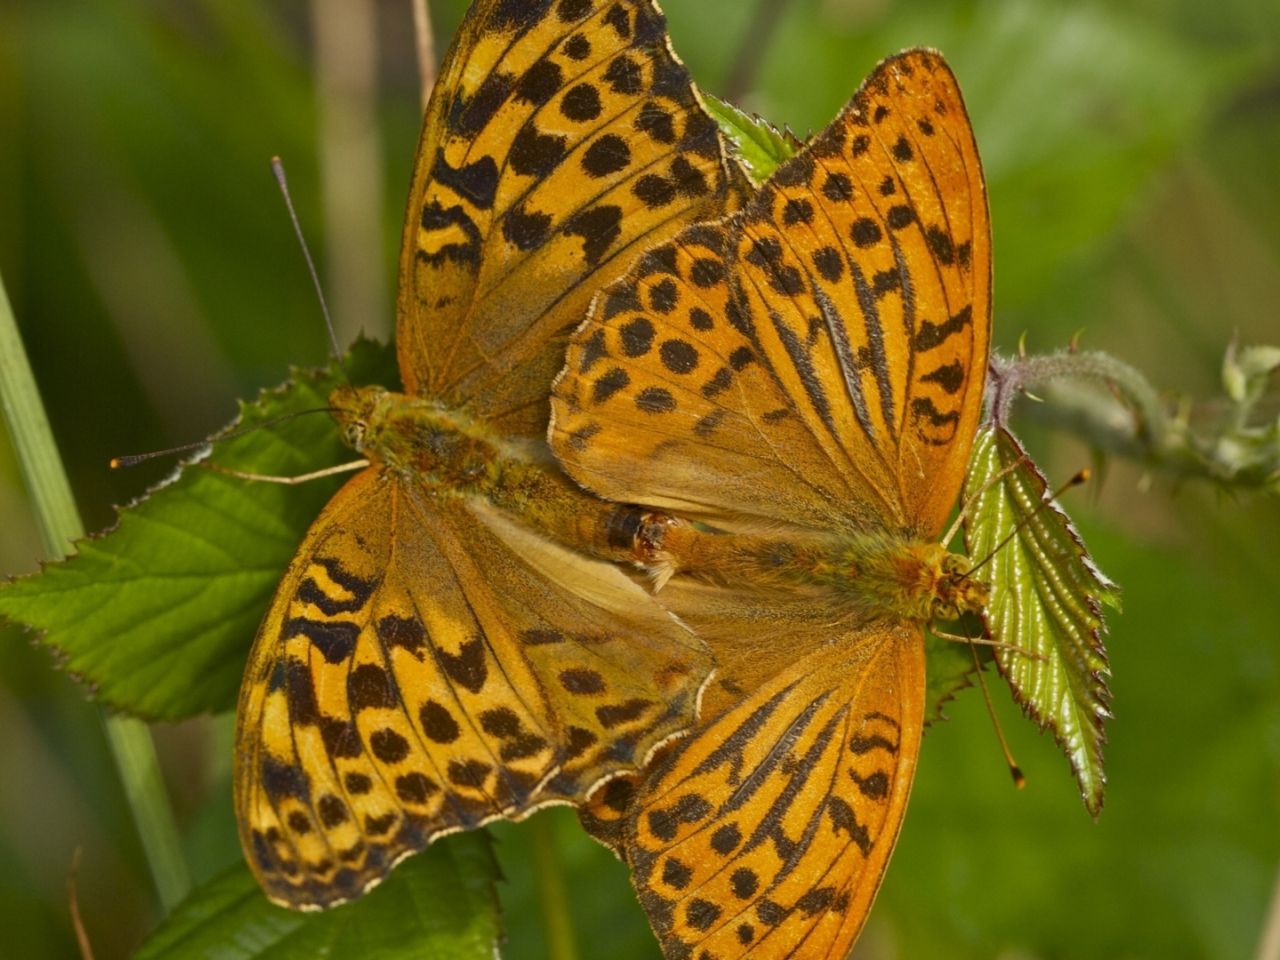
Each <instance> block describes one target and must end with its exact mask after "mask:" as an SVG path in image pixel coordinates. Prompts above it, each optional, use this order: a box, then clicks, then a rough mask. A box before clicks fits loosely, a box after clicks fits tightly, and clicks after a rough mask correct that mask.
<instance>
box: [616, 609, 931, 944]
mask: <svg viewBox="0 0 1280 960" xmlns="http://www.w3.org/2000/svg"><path fill="white" fill-rule="evenodd" d="M923 691H924V650H923V644H922V642H921V636H920V631H919V628H918V627H914V626H908V625H906V624H880V625H877V626H875V627H868V628H865V629H863V630H860V631H858V632H856V633H852V634H846V635H844V636H843V637H841V638H839V639H837V640H835V641H833V642H832V644H831V646H830V648H829V649H826V650H820V651H816V652H814V653H812V654H810V655H809V656H808V657H804V658H802V659H800V660H798V661H797V662H796V663H795V664H794V665H793V666H792V667H791V668H789V669H788V670H786V671H784V672H783V673H781V674H779V675H777V676H776V677H775V678H773V679H772V680H770V681H769V682H768V683H767V684H765V685H764V686H762V687H761V688H759V689H758V690H756V691H754V692H753V693H752V695H751V696H749V697H748V698H746V699H745V700H742V701H741V702H740V703H739V704H738V705H736V706H734V707H733V708H732V709H730V710H728V711H727V712H726V713H724V714H722V715H721V716H720V717H719V718H718V719H716V720H715V721H713V722H712V723H711V724H709V725H708V726H706V727H705V728H702V729H700V731H699V732H698V733H697V734H696V735H695V736H694V737H692V738H691V739H689V740H687V741H683V742H681V743H679V744H678V745H677V746H676V748H675V749H674V750H673V751H672V752H671V753H670V754H669V755H668V756H667V757H665V758H663V759H662V760H660V761H659V762H658V764H656V765H655V768H654V770H653V771H652V772H651V773H650V775H649V776H648V777H647V779H646V780H645V781H644V782H643V784H642V786H641V787H640V789H639V790H638V792H637V793H636V794H635V796H634V797H632V798H631V802H630V805H629V811H630V812H629V819H628V823H627V828H626V836H627V840H626V843H627V855H628V859H629V861H630V863H631V866H632V870H633V878H634V881H635V884H636V889H637V891H638V893H639V896H640V902H641V905H642V906H643V907H644V909H645V911H646V913H647V914H648V916H649V921H650V923H651V924H652V925H653V928H654V930H655V932H657V934H658V936H659V938H660V939H661V941H662V944H663V951H664V953H665V955H666V956H667V957H668V958H676V957H700V956H714V957H717V958H719V960H733V958H739V957H757V958H761V960H763V958H775V957H791V958H796V960H827V958H832V957H843V956H845V954H846V953H847V952H848V950H849V948H850V947H851V945H852V944H853V941H854V940H855V939H856V937H857V934H858V931H859V930H860V929H861V927H862V924H863V922H864V921H865V919H866V916H867V914H868V912H869V911H870V909H871V904H872V901H873V900H874V898H875V894H876V890H877V889H878V887H879V884H880V880H881V877H882V876H883V873H884V870H885V867H886V866H887V864H888V860H889V855H890V854H891V853H892V851H893V847H894V844H895V842H896V840H897V835H898V829H899V827H900V825H901V823H902V817H903V815H904V813H905V812H906V804H907V798H908V795H909V793H910V789H911V781H912V777H913V775H914V772H915V762H916V758H917V755H918V751H919V743H920V733H921V725H922V704H923Z"/></svg>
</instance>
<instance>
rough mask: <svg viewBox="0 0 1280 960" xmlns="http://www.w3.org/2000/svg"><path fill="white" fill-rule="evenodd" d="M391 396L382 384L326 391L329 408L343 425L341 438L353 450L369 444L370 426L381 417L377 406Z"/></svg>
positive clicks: (361, 448) (359, 450) (360, 451)
mask: <svg viewBox="0 0 1280 960" xmlns="http://www.w3.org/2000/svg"><path fill="white" fill-rule="evenodd" d="M388 396H390V394H388V393H387V391H386V390H384V389H383V388H382V387H349V386H343V387H338V388H337V389H336V390H334V391H333V393H331V394H329V410H330V411H331V412H332V413H333V418H334V419H335V420H337V421H338V426H339V427H341V428H342V439H343V442H344V443H346V445H347V446H349V447H350V448H351V449H352V450H354V451H356V453H364V452H365V448H366V447H367V446H368V433H369V425H370V424H373V423H376V422H377V421H378V420H379V419H380V418H379V416H378V413H379V409H380V408H381V407H382V406H383V403H384V400H385V399H386V398H387V397H388Z"/></svg>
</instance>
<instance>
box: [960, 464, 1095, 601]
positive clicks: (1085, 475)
mask: <svg viewBox="0 0 1280 960" xmlns="http://www.w3.org/2000/svg"><path fill="white" fill-rule="evenodd" d="M1089 476H1090V473H1089V470H1088V468H1086V469H1084V470H1081V471H1080V472H1079V473H1077V474H1076V475H1075V476H1074V477H1072V478H1071V479H1070V480H1068V481H1067V482H1066V483H1064V484H1063V485H1062V486H1060V487H1059V488H1058V489H1057V490H1055V491H1054V492H1053V496H1051V497H1046V498H1045V499H1043V500H1041V501H1040V505H1039V506H1038V507H1036V508H1035V509H1034V510H1032V511H1031V512H1030V513H1028V514H1027V515H1026V516H1025V517H1023V518H1022V519H1021V520H1019V521H1018V523H1017V524H1016V525H1015V526H1014V528H1013V529H1012V530H1010V531H1009V535H1008V536H1007V537H1005V538H1004V539H1003V540H1001V541H1000V542H999V543H997V544H996V546H995V549H994V550H992V551H991V552H990V553H988V554H987V555H986V556H985V557H984V558H983V559H982V560H980V561H978V562H977V563H975V564H974V565H973V566H972V567H970V568H969V572H968V573H966V574H965V575H964V576H963V577H961V578H960V579H961V580H966V579H968V578H969V577H971V576H973V575H974V574H975V573H977V572H978V571H979V570H980V569H982V568H983V567H985V566H986V565H987V564H988V563H990V562H991V558H992V557H994V556H995V555H996V554H997V553H999V552H1000V551H1001V550H1003V549H1004V548H1005V546H1006V545H1007V544H1008V543H1009V541H1010V540H1012V539H1013V538H1014V537H1016V536H1017V535H1018V531H1020V530H1021V529H1022V528H1023V527H1025V526H1026V525H1027V524H1028V523H1030V522H1031V521H1032V520H1034V519H1035V518H1036V517H1038V516H1039V515H1040V511H1041V510H1043V509H1044V508H1045V507H1047V506H1049V504H1051V503H1053V502H1054V501H1055V500H1057V499H1058V498H1059V497H1060V496H1062V495H1063V494H1064V493H1066V492H1067V491H1068V490H1070V489H1071V488H1072V487H1078V486H1080V484H1082V483H1085V482H1087V481H1088V479H1089Z"/></svg>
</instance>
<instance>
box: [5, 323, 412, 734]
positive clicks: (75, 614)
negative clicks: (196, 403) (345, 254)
mask: <svg viewBox="0 0 1280 960" xmlns="http://www.w3.org/2000/svg"><path fill="white" fill-rule="evenodd" d="M350 369H351V372H352V376H353V377H355V378H356V379H355V382H358V383H366V382H383V383H391V384H394V383H395V381H396V375H395V367H394V357H393V356H392V351H391V349H390V348H387V347H381V346H379V345H377V344H373V343H367V342H365V343H360V344H357V346H356V349H355V350H354V351H353V353H352V354H351V356H350ZM340 382H342V381H341V377H340V375H339V374H338V372H337V371H336V370H332V369H331V370H328V371H323V372H320V371H297V372H296V373H295V374H294V378H293V380H292V381H291V382H290V383H288V384H286V385H284V386H283V387H280V388H279V389H277V390H272V391H265V392H264V393H263V394H262V395H261V397H260V398H259V399H258V400H257V401H256V402H254V403H246V404H244V405H243V406H242V411H241V416H240V418H239V420H238V421H237V423H236V424H235V426H236V427H240V428H247V427H253V426H255V425H257V424H261V423H264V422H266V421H268V420H273V419H275V418H278V417H281V416H286V415H288V414H292V413H299V412H302V411H309V410H310V411H314V410H317V409H319V410H323V409H324V408H325V407H326V405H327V402H328V399H327V398H328V395H329V392H330V391H331V390H332V389H333V388H334V387H336V386H337V385H338V384H339V383H340ZM354 458H355V454H353V453H352V451H351V450H350V449H348V448H346V447H344V446H343V444H342V442H341V440H340V438H339V436H338V431H337V427H336V425H335V423H334V421H333V420H332V418H330V417H328V416H324V415H319V414H317V415H313V416H303V417H298V418H297V419H294V420H290V421H289V422H287V423H284V424H279V425H277V426H274V427H270V428H267V429H262V430H255V431H254V432H252V433H249V434H246V435H244V436H239V437H235V438H233V439H228V440H226V441H222V442H219V443H218V444H217V447H216V449H215V450H214V452H213V453H212V455H211V457H210V459H211V461H212V462H216V463H218V464H220V465H222V466H225V467H229V468H231V469H239V470H248V471H253V472H256V473H260V474H269V475H275V476H294V475H297V474H301V473H305V472H307V471H309V470H313V469H317V468H319V467H323V466H328V465H332V464H336V463H342V462H344V460H351V459H354ZM339 482H340V480H333V479H331V480H325V481H316V482H311V483H304V484H298V485H296V486H284V485H281V484H275V483H255V482H252V481H246V480H242V479H239V478H236V477H230V476H227V475H225V474H221V473H217V472H215V471H212V470H208V469H205V468H203V467H202V466H200V465H199V460H197V461H196V462H193V463H188V464H187V465H185V466H184V467H183V468H182V469H181V471H180V473H179V475H178V476H177V477H175V478H174V479H173V480H172V481H171V482H168V483H165V484H164V485H163V486H161V487H159V488H157V489H156V490H154V491H153V492H152V493H151V494H150V495H149V496H147V497H146V498H144V499H142V500H140V501H138V502H137V503H134V504H133V505H131V506H129V507H126V508H124V509H123V510H121V512H120V519H119V523H118V525H117V526H116V528H115V529H114V530H112V531H111V532H110V533H108V534H106V535H104V536H99V537H91V538H88V539H85V540H82V541H79V542H78V544H77V549H76V553H75V554H74V555H73V556H71V557H70V558H68V559H67V560H64V561H60V562H57V563H50V564H46V565H45V567H44V569H43V572H42V573H40V574H39V575H35V576H29V577H24V578H22V579H19V580H15V581H12V582H10V583H8V584H5V585H4V586H3V587H0V614H3V615H5V616H8V617H11V618H12V619H13V620H15V621H20V622H22V623H25V624H28V625H29V626H31V627H33V628H35V629H36V630H39V631H41V633H42V634H43V636H42V640H43V642H45V643H47V644H49V645H50V646H52V647H54V648H55V649H56V650H57V651H58V653H59V654H60V655H61V656H62V657H63V658H64V659H65V662H66V664H67V666H68V668H69V669H70V670H71V671H73V672H74V673H75V674H77V675H78V676H80V677H82V678H83V679H84V680H85V682H87V683H89V684H90V685H91V686H92V688H93V689H94V690H95V692H96V693H97V695H98V696H99V697H100V698H101V699H102V700H104V701H105V702H106V703H108V704H109V705H111V706H112V707H114V708H116V709H119V710H124V711H127V712H129V713H133V714H137V715H139V716H143V717H148V718H153V719H164V720H178V719H182V718H184V717H190V716H193V715H195V714H197V713H202V712H206V711H219V710H232V709H234V708H235V704H236V696H237V693H238V691H239V688H240V676H241V674H242V673H243V672H244V662H245V660H246V659H247V657H248V650H249V645H250V644H251V643H252V642H253V637H254V634H255V633H256V632H257V628H258V622H259V621H260V620H261V619H262V615H263V613H265V612H266V608H267V604H268V603H269V602H270V599H271V596H272V594H273V593H274V592H275V588H276V584H277V583H278V582H279V580H280V577H281V576H282V574H283V572H284V568H285V567H286V566H287V565H288V563H289V561H290V560H291V559H293V554H294V552H295V551H296V550H297V547H298V543H299V542H300V541H301V539H302V536H303V534H304V533H305V532H306V529H307V527H308V526H309V525H310V523H311V521H312V520H314V519H315V517H316V515H317V514H318V513H319V512H320V509H321V508H322V507H323V506H324V504H325V502H326V501H327V500H328V498H329V497H330V496H332V495H333V493H334V491H335V490H336V488H337V484H338V483H339Z"/></svg>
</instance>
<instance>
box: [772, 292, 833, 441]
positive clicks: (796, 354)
mask: <svg viewBox="0 0 1280 960" xmlns="http://www.w3.org/2000/svg"><path fill="white" fill-rule="evenodd" d="M769 319H770V320H772V321H773V328H774V330H776V331H777V333H778V339H779V340H781V341H782V345H783V347H785V348H786V351H787V355H788V356H789V357H790V358H791V364H792V366H794V367H795V369H796V373H798V374H799V375H800V384H801V386H803V387H804V392H805V393H807V394H808V395H809V402H810V403H811V404H813V409H814V412H815V413H817V414H818V416H819V417H820V418H821V419H822V422H823V424H825V425H826V428H827V430H828V431H830V432H831V435H832V436H835V435H836V422H835V419H834V418H833V417H832V416H831V403H830V401H828V400H827V395H826V391H824V390H823V389H822V381H821V380H820V379H818V373H817V371H816V370H815V369H814V367H813V360H812V359H811V358H810V357H809V354H808V352H807V351H806V350H805V348H804V345H803V344H802V343H801V341H800V338H799V337H797V336H796V335H795V333H794V332H793V331H792V330H791V329H790V328H789V327H788V326H787V325H786V324H784V323H783V322H782V318H781V317H780V316H778V315H777V314H776V313H774V312H773V311H772V310H770V311H769Z"/></svg>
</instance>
